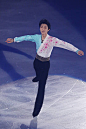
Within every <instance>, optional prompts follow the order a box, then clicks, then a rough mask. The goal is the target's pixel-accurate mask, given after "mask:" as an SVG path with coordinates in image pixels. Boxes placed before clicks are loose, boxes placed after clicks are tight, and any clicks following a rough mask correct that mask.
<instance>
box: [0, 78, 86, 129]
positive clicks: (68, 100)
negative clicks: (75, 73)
mask: <svg viewBox="0 0 86 129" xmlns="http://www.w3.org/2000/svg"><path fill="white" fill-rule="evenodd" d="M32 78H33V77H28V78H26V79H21V80H18V81H15V82H13V83H9V84H7V85H3V86H1V87H0V129H37V128H38V129H48V128H49V129H52V128H53V129H65V128H68V129H85V128H86V115H85V114H86V82H82V81H80V80H77V79H73V78H70V77H66V76H49V78H48V81H47V84H46V90H45V99H44V104H43V107H42V110H41V112H40V114H39V116H38V118H34V119H33V117H32V112H33V108H34V102H35V97H36V94H37V88H38V83H33V82H32V81H31V80H32Z"/></svg>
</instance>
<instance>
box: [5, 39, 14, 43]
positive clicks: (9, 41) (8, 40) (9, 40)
mask: <svg viewBox="0 0 86 129" xmlns="http://www.w3.org/2000/svg"><path fill="white" fill-rule="evenodd" d="M5 42H7V43H13V42H14V40H13V39H12V38H8V39H7V40H6V41H5Z"/></svg>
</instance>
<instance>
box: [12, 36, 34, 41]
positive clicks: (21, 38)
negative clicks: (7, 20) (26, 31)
mask: <svg viewBox="0 0 86 129" xmlns="http://www.w3.org/2000/svg"><path fill="white" fill-rule="evenodd" d="M35 38H36V35H25V36H20V37H15V38H14V42H22V41H32V42H35Z"/></svg>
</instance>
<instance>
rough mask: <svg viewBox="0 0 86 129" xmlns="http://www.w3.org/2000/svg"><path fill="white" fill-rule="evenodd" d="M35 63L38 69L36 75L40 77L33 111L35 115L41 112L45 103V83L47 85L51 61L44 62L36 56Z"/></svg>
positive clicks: (35, 67)
mask: <svg viewBox="0 0 86 129" xmlns="http://www.w3.org/2000/svg"><path fill="white" fill-rule="evenodd" d="M33 65H34V69H35V71H36V77H38V78H39V82H38V93H37V97H36V101H35V106H34V111H33V117H35V116H37V115H38V114H39V112H40V110H41V107H42V104H43V100H44V93H45V85H46V80H47V77H48V72H49V68H50V61H45V62H42V61H40V60H38V59H36V58H35V60H34V62H33Z"/></svg>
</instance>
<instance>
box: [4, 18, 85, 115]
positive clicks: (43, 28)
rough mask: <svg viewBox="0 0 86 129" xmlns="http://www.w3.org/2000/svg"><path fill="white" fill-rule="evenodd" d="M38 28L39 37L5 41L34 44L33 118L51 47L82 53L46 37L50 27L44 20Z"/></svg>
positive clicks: (47, 70) (44, 80)
mask: <svg viewBox="0 0 86 129" xmlns="http://www.w3.org/2000/svg"><path fill="white" fill-rule="evenodd" d="M39 28H40V32H41V35H38V34H35V35H25V36H21V37H15V38H14V39H11V38H8V39H7V40H6V42H7V43H12V42H21V41H32V42H35V43H36V52H37V54H36V58H35V60H34V63H33V64H34V69H35V72H36V77H35V78H34V79H33V80H32V81H33V82H38V83H39V85H38V93H37V97H36V101H35V106H34V111H33V114H32V115H33V117H35V116H37V115H38V114H39V112H40V110H41V107H42V104H43V100H44V93H45V85H46V80H47V77H48V72H49V68H50V55H51V52H52V50H53V47H60V48H64V49H67V50H70V51H73V52H76V53H77V54H78V55H80V56H83V55H84V52H83V51H81V50H79V49H78V48H76V47H75V46H73V45H72V44H69V43H67V42H64V41H62V40H60V39H58V38H55V37H52V36H49V35H48V32H49V31H50V29H51V25H50V23H49V21H47V20H46V19H42V20H41V21H40V22H39Z"/></svg>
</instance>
